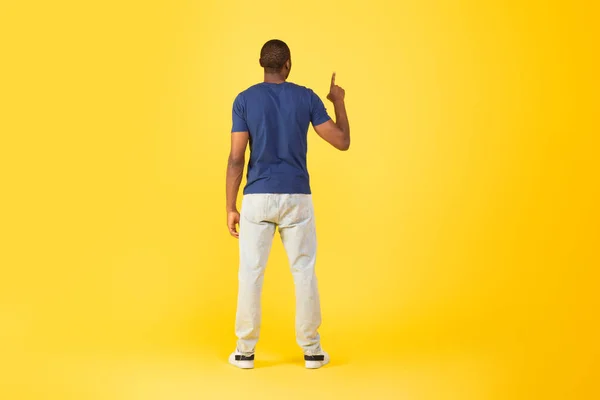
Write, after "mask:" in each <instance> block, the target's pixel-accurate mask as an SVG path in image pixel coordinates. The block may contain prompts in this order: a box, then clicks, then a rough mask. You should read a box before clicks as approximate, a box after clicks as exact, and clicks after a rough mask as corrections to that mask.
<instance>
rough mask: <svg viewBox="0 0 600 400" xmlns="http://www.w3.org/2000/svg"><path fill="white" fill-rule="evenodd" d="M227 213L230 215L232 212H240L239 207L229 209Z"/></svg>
mask: <svg viewBox="0 0 600 400" xmlns="http://www.w3.org/2000/svg"><path fill="white" fill-rule="evenodd" d="M227 212H228V213H230V212H238V209H237V207H227Z"/></svg>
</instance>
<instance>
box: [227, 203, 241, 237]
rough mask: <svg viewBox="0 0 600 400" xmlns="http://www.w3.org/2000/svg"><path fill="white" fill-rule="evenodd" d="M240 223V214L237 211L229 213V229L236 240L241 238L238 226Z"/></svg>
mask: <svg viewBox="0 0 600 400" xmlns="http://www.w3.org/2000/svg"><path fill="white" fill-rule="evenodd" d="M239 223H240V213H239V212H237V210H236V211H228V212H227V227H228V228H229V233H230V234H231V236H233V237H234V238H236V239H239V238H240V234H239V233H238V230H237V227H236V225H238V224H239Z"/></svg>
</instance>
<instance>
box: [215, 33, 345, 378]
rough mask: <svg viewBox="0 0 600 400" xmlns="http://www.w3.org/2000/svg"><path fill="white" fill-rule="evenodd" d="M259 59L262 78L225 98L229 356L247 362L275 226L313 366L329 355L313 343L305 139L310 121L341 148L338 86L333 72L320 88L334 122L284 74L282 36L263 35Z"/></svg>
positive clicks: (315, 303) (287, 62) (301, 340)
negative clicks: (232, 318) (231, 309)
mask: <svg viewBox="0 0 600 400" xmlns="http://www.w3.org/2000/svg"><path fill="white" fill-rule="evenodd" d="M260 65H261V66H262V67H263V68H264V82H262V83H259V84H257V85H254V86H252V87H250V88H249V89H247V90H245V91H244V92H242V93H240V94H239V95H238V96H237V97H236V99H235V102H234V104H233V128H232V133H231V152H230V154H229V160H228V164H227V225H228V227H229V232H230V233H231V235H232V236H233V237H235V238H239V249H240V265H239V291H238V305H237V314H236V324H235V330H236V335H237V337H238V341H237V349H236V351H235V352H233V353H232V354H231V356H230V357H229V362H230V363H231V364H233V365H235V366H237V367H239V368H253V367H254V351H255V347H256V343H257V341H258V337H259V332H260V322H261V321H260V318H261V317H260V316H261V304H260V299H261V291H262V284H263V278H264V272H265V266H266V264H267V258H268V256H269V252H270V250H271V243H272V240H273V236H274V234H275V228H278V229H279V234H280V236H281V240H282V242H283V245H284V247H285V250H286V253H287V256H288V259H289V263H290V266H291V270H292V275H293V277H294V285H295V288H296V289H295V290H296V340H297V342H298V344H299V345H300V347H301V348H302V350H303V352H304V359H305V365H306V368H320V367H322V366H323V365H325V364H327V363H328V362H329V355H328V354H327V353H326V352H324V351H323V349H322V348H321V343H320V337H319V333H318V328H319V326H320V324H321V308H320V302H319V292H318V288H317V278H316V275H315V258H316V245H317V241H316V235H315V220H314V216H313V205H312V198H311V190H310V184H309V175H308V171H307V168H306V151H307V146H306V143H307V132H308V127H309V124H310V123H312V125H313V127H314V129H315V131H316V132H317V134H318V135H319V136H320V137H322V138H323V139H324V140H326V141H327V142H329V143H330V144H332V145H333V146H334V147H336V148H337V149H339V150H347V149H348V148H349V146H350V126H349V124H348V117H347V115H346V107H345V104H344V97H345V92H344V89H342V88H341V87H339V86H337V85H336V84H335V73H334V74H333V76H332V78H331V87H330V92H329V95H328V96H327V98H328V99H329V100H330V101H331V102H332V103H333V105H334V108H335V115H336V122H335V123H334V122H333V121H332V120H331V118H330V117H329V115H328V114H327V111H326V109H325V106H324V104H323V102H322V101H321V99H320V98H319V97H318V96H317V95H316V94H315V93H314V92H313V91H312V90H310V89H308V88H305V87H302V86H298V85H295V84H293V83H290V82H287V78H288V76H289V74H290V70H291V68H292V61H291V56H290V49H289V48H288V46H287V45H286V44H285V43H284V42H282V41H280V40H270V41H268V42H267V43H265V45H264V46H263V48H262V50H261V52H260ZM248 143H250V160H249V162H248V173H247V184H246V187H245V188H244V192H243V194H244V196H243V200H242V208H241V210H242V215H241V217H240V214H239V213H238V210H237V207H236V198H237V195H238V190H239V186H240V183H241V181H242V174H243V171H244V165H245V153H246V146H247V145H248ZM237 224H239V233H238V230H237V229H236V225H237Z"/></svg>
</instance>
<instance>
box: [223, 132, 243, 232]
mask: <svg viewBox="0 0 600 400" xmlns="http://www.w3.org/2000/svg"><path fill="white" fill-rule="evenodd" d="M247 145H248V132H233V133H232V134H231V150H230V152H229V158H228V160H227V178H226V187H227V194H226V202H227V203H226V206H227V226H228V228H229V233H230V234H231V236H233V237H235V238H238V237H239V233H238V231H237V228H236V224H239V222H240V213H239V212H238V209H237V205H236V202H237V196H238V192H239V190H240V184H241V183H242V175H243V174H244V165H245V163H246V157H245V156H246V147H247Z"/></svg>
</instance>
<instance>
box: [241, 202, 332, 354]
mask: <svg viewBox="0 0 600 400" xmlns="http://www.w3.org/2000/svg"><path fill="white" fill-rule="evenodd" d="M276 227H278V228H279V234H280V236H281V240H282V242H283V245H284V247H285V251H286V253H287V256H288V259H289V263H290V267H291V270H292V275H293V277H294V285H295V287H296V341H297V342H298V345H300V347H302V349H303V350H304V353H305V354H309V355H310V354H316V353H319V352H320V350H321V349H320V337H319V333H318V332H317V330H318V329H319V326H320V325H321V305H320V300H319V291H318V288H317V277H316V275H315V260H316V251H317V239H316V234H315V220H314V210H313V204H312V197H311V195H306V194H249V195H245V196H244V198H243V200H242V211H241V218H240V238H239V242H240V269H239V291H238V305H237V313H236V323H235V331H236V335H237V337H238V342H237V350H238V351H239V352H241V353H242V354H245V355H251V354H253V353H254V349H255V347H256V343H257V341H258V337H259V334H260V319H261V304H260V299H261V292H262V285H263V278H264V273H265V266H266V264H267V259H268V257H269V252H270V251H271V244H272V242H273V236H274V234H275V228H276Z"/></svg>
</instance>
